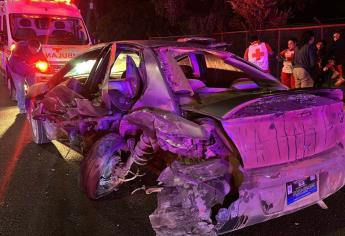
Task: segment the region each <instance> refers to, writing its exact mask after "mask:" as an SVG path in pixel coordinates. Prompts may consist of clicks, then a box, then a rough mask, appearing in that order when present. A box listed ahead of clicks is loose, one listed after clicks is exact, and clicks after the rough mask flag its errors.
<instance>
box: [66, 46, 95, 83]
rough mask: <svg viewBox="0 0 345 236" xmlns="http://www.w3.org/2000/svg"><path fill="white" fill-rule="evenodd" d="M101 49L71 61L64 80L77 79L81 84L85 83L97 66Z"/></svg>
mask: <svg viewBox="0 0 345 236" xmlns="http://www.w3.org/2000/svg"><path fill="white" fill-rule="evenodd" d="M100 51H101V49H99V50H94V51H90V52H88V53H85V54H83V55H82V56H79V57H77V58H76V59H73V60H72V61H70V62H69V63H68V64H69V70H68V71H67V72H66V73H65V74H64V76H63V78H64V79H70V78H73V79H76V80H78V81H79V82H81V83H84V82H85V81H86V79H87V78H88V77H89V75H90V72H91V70H92V68H93V66H94V65H95V62H96V60H97V56H98V55H99V53H100Z"/></svg>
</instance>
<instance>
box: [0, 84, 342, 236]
mask: <svg viewBox="0 0 345 236" xmlns="http://www.w3.org/2000/svg"><path fill="white" fill-rule="evenodd" d="M17 113H18V109H17V108H16V106H15V103H14V102H11V101H10V99H9V95H8V92H7V90H6V88H5V86H4V84H3V82H2V80H1V81H0V235H1V236H3V235H35V236H38V235H73V236H74V235H88V236H89V235H91V236H93V235H97V236H98V235H100V236H107V235H135V236H137V235H138V236H141V235H145V236H147V235H154V232H153V231H152V229H151V226H150V222H149V219H148V215H149V214H150V213H151V212H153V211H154V209H155V195H145V194H144V193H143V192H138V193H136V194H135V195H133V196H130V192H131V191H132V190H133V189H135V188H136V187H140V186H141V185H143V184H145V181H147V180H145V179H144V180H142V182H140V183H137V184H136V185H134V184H132V185H130V186H127V187H125V188H123V189H122V190H121V191H120V192H118V193H116V194H113V195H111V196H110V197H108V198H107V199H104V200H102V201H90V200H89V199H87V198H86V197H85V195H84V194H83V193H82V192H81V191H80V189H79V186H78V173H79V162H80V159H81V157H80V156H79V155H78V154H77V153H74V152H73V151H71V152H68V149H67V148H66V147H65V146H63V145H61V144H59V143H52V144H46V145H41V146H39V145H36V144H34V143H32V142H31V131H30V126H29V124H28V123H27V121H26V118H25V116H23V115H19V114H17ZM325 202H326V204H327V205H328V207H329V210H322V209H321V208H319V207H318V206H312V207H309V208H307V209H305V210H302V211H300V212H298V213H295V214H292V215H288V216H284V217H281V218H279V219H275V220H272V221H269V222H266V223H262V224H258V225H256V226H252V227H248V228H246V229H243V230H240V231H237V232H236V233H233V234H231V235H265V236H268V235H345V189H342V190H341V191H339V192H338V193H336V194H335V195H333V196H332V197H330V198H328V199H326V201H325Z"/></svg>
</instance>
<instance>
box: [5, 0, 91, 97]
mask: <svg viewBox="0 0 345 236" xmlns="http://www.w3.org/2000/svg"><path fill="white" fill-rule="evenodd" d="M28 39H37V40H39V41H40V42H41V43H42V50H43V53H44V55H45V56H46V58H47V61H46V62H44V61H43V62H42V61H40V62H37V63H39V64H37V65H36V68H37V73H36V79H37V80H38V81H42V80H47V79H49V78H50V77H51V76H52V75H53V74H54V73H56V72H57V71H58V70H59V69H60V68H62V67H63V65H64V64H65V63H66V62H67V61H69V60H70V59H71V58H73V57H75V56H77V55H79V54H80V53H82V52H84V51H85V50H87V49H88V48H89V47H90V46H91V40H90V36H89V33H88V31H87V29H86V26H85V23H84V21H83V19H82V16H81V14H80V11H79V9H78V8H77V6H76V5H75V4H73V3H71V0H0V60H1V61H0V72H1V73H2V74H3V77H4V78H5V79H6V82H7V84H8V87H9V89H10V91H11V94H12V95H13V94H14V86H13V83H12V82H11V81H12V80H11V74H10V73H9V70H8V69H7V60H8V57H9V55H10V53H11V50H13V49H14V47H15V44H16V42H19V41H22V40H28Z"/></svg>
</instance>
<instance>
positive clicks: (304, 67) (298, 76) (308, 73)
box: [293, 31, 316, 88]
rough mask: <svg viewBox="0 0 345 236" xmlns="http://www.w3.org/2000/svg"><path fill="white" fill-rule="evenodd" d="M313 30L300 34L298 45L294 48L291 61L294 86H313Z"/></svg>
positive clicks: (314, 61) (314, 52)
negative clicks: (293, 55) (293, 56)
mask: <svg viewBox="0 0 345 236" xmlns="http://www.w3.org/2000/svg"><path fill="white" fill-rule="evenodd" d="M314 41H315V36H314V32H313V31H306V32H304V33H303V35H302V39H301V40H300V42H299V44H298V46H297V47H296V48H295V58H294V61H293V76H294V77H295V81H296V83H295V88H310V87H313V86H314V79H313V76H315V66H316V47H315V45H314Z"/></svg>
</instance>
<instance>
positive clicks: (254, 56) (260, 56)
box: [244, 35, 274, 73]
mask: <svg viewBox="0 0 345 236" xmlns="http://www.w3.org/2000/svg"><path fill="white" fill-rule="evenodd" d="M273 54H274V53H273V50H272V48H271V46H270V45H269V44H268V43H265V42H261V41H260V39H259V37H258V36H257V35H253V36H252V37H251V38H250V46H249V47H248V48H247V49H246V52H245V53H244V59H245V60H247V61H249V62H251V63H253V64H255V65H257V66H258V67H259V68H261V69H262V70H263V71H264V72H266V73H270V67H269V56H272V55H273Z"/></svg>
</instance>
